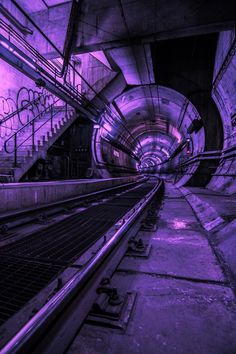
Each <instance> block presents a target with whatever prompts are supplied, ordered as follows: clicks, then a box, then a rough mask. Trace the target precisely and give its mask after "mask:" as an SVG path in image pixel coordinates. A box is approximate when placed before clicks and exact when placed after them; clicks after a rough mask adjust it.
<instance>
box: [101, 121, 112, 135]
mask: <svg viewBox="0 0 236 354" xmlns="http://www.w3.org/2000/svg"><path fill="white" fill-rule="evenodd" d="M103 128H104V129H105V130H107V131H108V132H109V133H110V132H111V131H112V127H111V126H110V125H109V124H108V123H105V124H104V125H103Z"/></svg>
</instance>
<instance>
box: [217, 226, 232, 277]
mask: <svg viewBox="0 0 236 354" xmlns="http://www.w3.org/2000/svg"><path fill="white" fill-rule="evenodd" d="M216 247H217V249H218V250H219V252H220V254H221V255H222V257H223V258H224V260H225V262H226V264H227V266H228V267H229V268H230V270H231V272H232V274H233V276H234V279H235V281H236V220H233V221H232V222H230V223H229V224H227V225H226V226H225V227H224V228H222V229H221V230H220V231H218V232H217V234H216Z"/></svg>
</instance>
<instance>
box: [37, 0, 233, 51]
mask: <svg viewBox="0 0 236 354" xmlns="http://www.w3.org/2000/svg"><path fill="white" fill-rule="evenodd" d="M123 7H124V11H125V13H126V16H127V22H128V26H129V30H130V38H127V33H126V28H125V26H124V23H123V21H122V17H121V15H120V12H119V5H118V2H117V1H109V2H108V1H104V0H101V1H98V2H94V1H89V0H88V1H86V8H84V9H82V12H83V15H82V16H81V18H80V23H79V28H78V31H79V33H80V36H78V38H77V43H76V47H75V53H87V52H93V51H99V50H107V49H112V48H119V47H124V46H129V45H130V41H132V44H133V45H140V44H146V43H151V42H155V41H160V40H167V39H173V38H179V37H186V36H193V35H201V34H207V33H212V32H220V31H225V30H229V29H232V28H234V26H235V1H234V0H227V1H224V2H223V1H222V0H208V1H205V0H198V1H196V2H195V1H187V0H184V1H183V0H169V1H168V6H166V4H165V2H163V1H161V0H146V1H129V2H128V1H127V2H124V3H123ZM68 11H69V9H68V4H62V5H61V6H58V7H57V8H50V9H49V10H48V11H44V12H40V13H38V14H34V20H35V21H36V22H37V23H38V22H39V23H40V26H41V28H42V30H43V31H44V32H45V33H46V34H47V35H48V36H49V37H52V36H53V39H55V41H56V42H58V43H55V44H56V45H58V46H59V47H61V45H62V43H61V38H62V37H63V31H64V29H63V26H62V25H61V23H60V21H57V18H58V16H59V14H63V13H64V14H68ZM48 19H50V20H48ZM62 30H63V31H62ZM35 39H36V38H34V40H35ZM44 54H48V55H53V53H52V52H48V53H44Z"/></svg>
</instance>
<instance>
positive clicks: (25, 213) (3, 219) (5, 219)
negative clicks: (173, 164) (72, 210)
mask: <svg viewBox="0 0 236 354" xmlns="http://www.w3.org/2000/svg"><path fill="white" fill-rule="evenodd" d="M147 180H148V178H147V177H143V178H140V179H139V180H137V181H135V182H129V183H125V184H121V185H119V186H116V187H110V188H106V189H102V190H99V191H96V192H92V193H87V194H83V195H79V196H76V197H72V198H67V199H64V200H60V201H58V202H52V203H48V204H47V205H41V206H38V207H36V208H33V209H32V208H29V209H28V208H27V209H25V210H20V211H17V212H13V213H7V214H5V215H1V216H0V226H1V225H3V224H6V223H9V222H11V220H12V221H13V222H14V227H15V226H18V223H17V220H16V219H18V218H19V217H20V218H21V225H23V224H25V223H24V222H22V221H23V220H22V217H25V218H27V223H29V222H30V221H29V217H30V215H31V214H35V213H37V212H46V211H47V210H50V211H51V210H52V209H54V208H57V209H58V208H59V207H61V208H63V207H64V208H66V207H69V206H70V204H73V203H80V202H82V201H84V200H86V199H89V198H93V197H96V196H100V195H102V194H106V193H111V192H115V191H119V190H121V189H123V188H128V187H132V186H135V185H137V184H140V183H143V182H146V181H147ZM31 221H33V219H31Z"/></svg>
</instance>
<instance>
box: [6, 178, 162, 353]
mask: <svg viewBox="0 0 236 354" xmlns="http://www.w3.org/2000/svg"><path fill="white" fill-rule="evenodd" d="M162 183H163V182H162V181H159V182H158V183H157V184H156V186H155V187H154V188H153V189H152V190H151V191H150V192H149V193H148V194H147V195H146V196H145V197H144V198H142V199H141V201H140V202H139V203H138V204H137V205H136V208H134V209H133V213H132V215H131V216H130V217H129V218H128V219H127V220H126V221H125V222H124V223H123V225H122V226H121V227H120V229H119V230H118V231H117V232H115V234H114V235H113V236H112V237H111V238H110V240H109V241H107V243H106V244H105V245H104V246H103V247H102V248H101V249H100V250H99V251H98V252H97V253H96V254H95V256H94V257H93V258H92V259H90V261H88V263H87V264H86V265H85V266H84V267H83V268H82V269H81V270H79V271H78V272H77V273H76V274H75V275H74V276H73V277H72V278H71V279H70V280H69V281H68V282H67V283H66V284H65V285H64V286H63V287H62V288H61V290H59V291H58V293H57V294H56V295H54V296H53V297H52V298H51V299H50V300H49V301H48V303H46V304H45V305H44V306H43V307H42V308H41V309H40V310H39V311H38V312H37V313H36V314H35V315H34V316H33V317H32V318H31V319H30V320H29V322H27V323H26V324H25V325H24V326H23V327H22V329H21V330H20V331H19V332H18V333H17V334H16V335H15V336H14V337H13V338H12V339H11V340H10V341H9V342H8V343H7V344H6V345H5V346H4V347H3V348H2V350H1V354H14V353H20V352H22V353H23V352H24V353H26V352H27V351H28V350H30V349H31V348H32V344H33V343H32V342H33V341H35V340H36V338H39V336H42V334H43V333H45V332H46V331H47V328H48V327H49V326H50V324H52V322H53V320H55V318H56V317H57V316H59V315H60V314H61V313H62V311H63V309H64V308H65V306H66V305H68V304H69V303H70V302H71V301H73V299H74V298H75V297H77V296H78V294H79V293H80V292H82V290H83V289H84V288H85V286H86V284H87V282H88V281H89V280H90V279H91V277H92V276H93V275H94V274H95V273H96V272H98V270H99V269H100V268H101V267H102V264H103V263H104V262H105V260H106V259H107V258H108V256H109V255H110V254H111V253H112V252H113V251H114V250H115V249H116V248H117V247H118V246H119V243H120V241H121V240H122V239H123V237H124V235H125V234H126V233H127V231H128V230H129V229H130V227H131V226H132V225H133V224H134V222H135V221H136V219H137V218H138V217H139V216H140V215H141V213H142V212H143V211H144V209H145V208H146V207H147V205H148V204H149V203H150V202H151V200H152V198H153V197H154V195H155V194H156V193H157V192H158V190H159V189H160V187H161V186H162Z"/></svg>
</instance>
